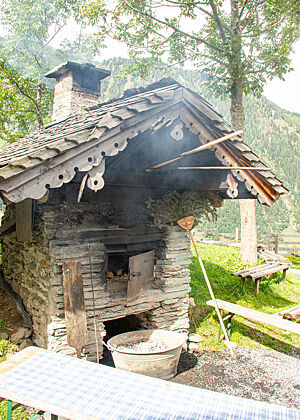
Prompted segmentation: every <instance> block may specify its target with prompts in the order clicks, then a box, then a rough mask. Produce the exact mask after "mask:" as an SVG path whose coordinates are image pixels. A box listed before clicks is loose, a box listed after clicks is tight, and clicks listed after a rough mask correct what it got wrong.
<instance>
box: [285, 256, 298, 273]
mask: <svg viewBox="0 0 300 420" xmlns="http://www.w3.org/2000/svg"><path fill="white" fill-rule="evenodd" d="M286 257H287V258H288V259H289V260H290V261H291V263H292V264H291V268H296V269H297V270H300V257H296V256H295V255H292V254H291V255H287V256H286Z"/></svg>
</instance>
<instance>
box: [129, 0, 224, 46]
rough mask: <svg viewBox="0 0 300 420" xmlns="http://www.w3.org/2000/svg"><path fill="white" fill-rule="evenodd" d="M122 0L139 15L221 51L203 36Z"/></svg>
mask: <svg viewBox="0 0 300 420" xmlns="http://www.w3.org/2000/svg"><path fill="white" fill-rule="evenodd" d="M123 2H124V3H125V4H126V6H127V7H129V9H131V10H133V11H134V12H136V13H138V14H139V15H141V16H145V17H147V18H149V19H151V20H154V21H155V22H157V23H160V24H161V25H164V26H166V27H167V28H171V29H173V31H175V32H178V33H180V34H181V35H183V36H185V37H187V38H191V39H194V40H195V41H198V42H200V43H202V44H205V45H206V46H207V47H209V48H211V49H213V50H215V51H218V52H223V50H222V49H221V48H218V47H216V46H215V45H213V44H210V43H209V42H207V41H205V39H204V38H200V37H198V36H195V35H192V34H189V33H187V32H184V31H182V30H181V29H179V28H176V26H174V25H172V24H171V23H168V22H164V21H162V20H160V19H158V18H156V17H154V16H152V15H150V14H149V13H146V12H142V11H141V10H139V9H136V8H135V7H133V6H131V5H130V4H128V3H127V1H125V0H123Z"/></svg>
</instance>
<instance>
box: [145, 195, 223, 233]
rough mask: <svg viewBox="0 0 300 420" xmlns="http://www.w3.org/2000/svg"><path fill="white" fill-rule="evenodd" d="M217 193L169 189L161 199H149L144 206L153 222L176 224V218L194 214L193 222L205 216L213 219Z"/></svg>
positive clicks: (158, 224)
mask: <svg viewBox="0 0 300 420" xmlns="http://www.w3.org/2000/svg"><path fill="white" fill-rule="evenodd" d="M220 200H221V199H220V198H219V196H218V194H215V193H209V192H208V193H203V192H193V191H186V192H184V193H182V194H180V193H178V192H177V191H171V192H168V193H167V194H165V195H164V196H163V197H162V198H161V199H158V200H153V199H151V198H150V199H149V200H148V201H147V202H146V207H147V209H148V211H149V213H150V214H151V216H153V220H154V224H156V225H157V226H158V227H161V226H162V225H163V224H176V222H177V220H179V219H182V218H183V217H187V216H194V217H195V222H196V223H198V222H199V220H200V219H202V218H203V217H206V218H207V219H208V220H215V219H216V217H217V213H216V207H215V205H216V204H218V203H219V202H220Z"/></svg>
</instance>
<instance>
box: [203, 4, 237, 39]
mask: <svg viewBox="0 0 300 420" xmlns="http://www.w3.org/2000/svg"><path fill="white" fill-rule="evenodd" d="M195 7H196V9H198V10H200V12H203V13H205V14H206V15H207V16H209V17H210V18H212V19H214V16H213V14H212V13H210V12H209V11H208V10H205V9H203V7H200V6H195ZM220 24H221V25H222V26H223V28H224V29H226V30H227V31H228V32H229V33H230V34H231V29H230V28H229V27H228V26H227V25H225V24H224V23H223V22H221V21H220Z"/></svg>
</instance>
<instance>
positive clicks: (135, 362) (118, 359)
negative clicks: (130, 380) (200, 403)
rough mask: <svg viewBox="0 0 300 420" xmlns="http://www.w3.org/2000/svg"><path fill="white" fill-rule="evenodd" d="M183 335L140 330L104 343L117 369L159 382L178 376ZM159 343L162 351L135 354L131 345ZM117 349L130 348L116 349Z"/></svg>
mask: <svg viewBox="0 0 300 420" xmlns="http://www.w3.org/2000/svg"><path fill="white" fill-rule="evenodd" d="M186 338H187V335H186V333H178V332H174V331H165V330H141V331H132V332H128V333H124V334H119V335H116V336H115V337H113V338H111V339H110V340H108V342H107V347H108V348H109V350H110V351H111V352H112V357H113V360H114V363H115V366H116V368H118V369H123V370H128V371H130V372H135V373H141V374H142V375H147V376H153V377H155V378H160V379H171V378H173V377H174V376H175V375H176V373H177V366H178V362H179V357H180V353H181V349H182V346H183V344H184V343H185V341H186ZM141 342H142V343H153V344H154V345H155V343H162V344H163V345H164V346H163V347H164V349H163V350H159V351H142V352H140V351H134V350H130V346H132V345H133V344H134V343H141ZM119 346H122V347H127V346H128V347H129V349H128V350H127V349H122V347H121V349H118V347H119Z"/></svg>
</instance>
